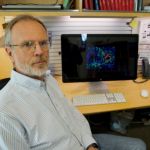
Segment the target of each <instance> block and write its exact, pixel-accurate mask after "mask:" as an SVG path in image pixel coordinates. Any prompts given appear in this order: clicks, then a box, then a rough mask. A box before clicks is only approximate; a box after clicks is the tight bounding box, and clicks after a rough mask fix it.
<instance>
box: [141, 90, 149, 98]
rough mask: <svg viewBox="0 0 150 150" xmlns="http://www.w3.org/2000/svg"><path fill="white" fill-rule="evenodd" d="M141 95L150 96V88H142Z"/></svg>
mask: <svg viewBox="0 0 150 150" xmlns="http://www.w3.org/2000/svg"><path fill="white" fill-rule="evenodd" d="M141 96H142V97H149V92H148V90H146V89H142V90H141Z"/></svg>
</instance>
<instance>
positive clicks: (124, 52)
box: [61, 34, 138, 82]
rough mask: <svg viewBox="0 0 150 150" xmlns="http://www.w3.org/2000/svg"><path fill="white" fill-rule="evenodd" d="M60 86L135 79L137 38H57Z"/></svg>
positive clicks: (110, 35) (131, 35)
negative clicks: (59, 54) (60, 61)
mask: <svg viewBox="0 0 150 150" xmlns="http://www.w3.org/2000/svg"><path fill="white" fill-rule="evenodd" d="M61 58H62V80H63V82H92V81H106V80H108V81H110V80H133V79H136V78H137V60H138V35H137V34H63V35H61Z"/></svg>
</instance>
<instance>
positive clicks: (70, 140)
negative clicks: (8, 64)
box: [0, 71, 95, 150]
mask: <svg viewBox="0 0 150 150" xmlns="http://www.w3.org/2000/svg"><path fill="white" fill-rule="evenodd" d="M91 143H95V140H94V139H93V137H92V134H91V131H90V128H89V124H88V122H87V121H86V119H85V118H84V117H83V115H82V114H80V113H79V112H78V111H77V110H76V109H75V108H74V107H73V106H72V104H71V103H70V102H69V101H68V100H66V98H65V97H64V95H63V94H62V92H61V90H60V89H59V87H58V84H57V82H56V80H55V79H54V78H53V77H52V76H51V75H50V73H47V74H46V76H45V82H42V81H40V80H36V79H32V78H30V77H27V76H25V75H22V74H19V73H17V72H16V71H12V75H11V80H10V81H9V82H8V84H7V85H6V86H5V87H4V88H3V89H2V90H1V91H0V149H2V150H29V149H33V150H84V149H86V147H87V146H88V145H89V144H91Z"/></svg>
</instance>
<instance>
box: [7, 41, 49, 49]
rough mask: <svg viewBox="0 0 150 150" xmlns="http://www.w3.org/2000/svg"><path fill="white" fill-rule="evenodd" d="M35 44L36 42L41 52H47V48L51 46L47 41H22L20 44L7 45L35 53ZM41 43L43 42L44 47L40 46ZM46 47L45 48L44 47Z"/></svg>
mask: <svg viewBox="0 0 150 150" xmlns="http://www.w3.org/2000/svg"><path fill="white" fill-rule="evenodd" d="M36 42H38V44H39V46H40V48H41V49H42V50H48V48H49V46H51V43H50V42H49V40H41V41H32V40H29V41H24V42H22V43H21V44H9V45H8V46H9V47H17V46H18V47H21V48H22V49H26V50H33V51H35V49H36ZM43 42H45V43H44V44H45V45H42V44H43ZM46 46H47V47H46Z"/></svg>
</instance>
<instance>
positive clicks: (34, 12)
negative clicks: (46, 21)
mask: <svg viewBox="0 0 150 150" xmlns="http://www.w3.org/2000/svg"><path fill="white" fill-rule="evenodd" d="M23 14H31V15H34V16H72V17H150V12H98V11H82V12H81V11H79V10H51V11H47V10H45V11H44V10H0V16H16V15H23Z"/></svg>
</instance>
